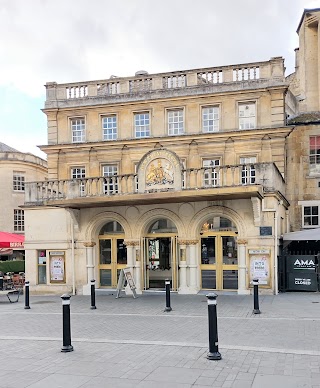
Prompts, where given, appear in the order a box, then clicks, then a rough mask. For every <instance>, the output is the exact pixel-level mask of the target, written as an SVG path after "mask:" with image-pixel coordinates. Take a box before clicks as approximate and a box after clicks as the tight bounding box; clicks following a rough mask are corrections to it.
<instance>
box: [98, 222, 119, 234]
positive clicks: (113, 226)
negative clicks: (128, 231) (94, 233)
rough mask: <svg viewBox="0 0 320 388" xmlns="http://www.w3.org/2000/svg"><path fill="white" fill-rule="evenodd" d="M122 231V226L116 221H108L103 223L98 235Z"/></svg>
mask: <svg viewBox="0 0 320 388" xmlns="http://www.w3.org/2000/svg"><path fill="white" fill-rule="evenodd" d="M115 233H124V230H123V227H122V226H121V225H120V224H119V222H117V221H110V222H107V223H106V224H104V225H103V227H102V228H101V230H100V233H99V235H102V234H115Z"/></svg>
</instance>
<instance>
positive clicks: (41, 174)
mask: <svg viewBox="0 0 320 388" xmlns="http://www.w3.org/2000/svg"><path fill="white" fill-rule="evenodd" d="M46 177H47V162H46V161H45V160H43V159H41V158H39V157H37V156H35V155H32V154H30V153H23V152H19V151H17V150H16V149H14V148H12V147H9V146H8V145H6V144H4V143H0V182H1V185H0V199H1V212H0V231H1V232H8V233H19V234H20V233H21V234H24V232H25V221H24V210H23V209H22V208H21V206H23V205H24V200H25V198H24V194H25V184H26V182H34V181H39V180H44V179H46ZM11 251H12V250H11V249H3V250H2V251H1V252H0V255H2V256H8V255H9V254H12V252H11Z"/></svg>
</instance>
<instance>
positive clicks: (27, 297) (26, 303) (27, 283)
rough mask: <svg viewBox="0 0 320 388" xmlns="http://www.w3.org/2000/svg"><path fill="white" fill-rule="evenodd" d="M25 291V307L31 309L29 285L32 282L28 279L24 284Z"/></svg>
mask: <svg viewBox="0 0 320 388" xmlns="http://www.w3.org/2000/svg"><path fill="white" fill-rule="evenodd" d="M24 286H25V287H24V293H25V296H24V308H25V309H27V310H29V309H30V306H29V286H30V283H29V282H28V281H26V282H25V284H24Z"/></svg>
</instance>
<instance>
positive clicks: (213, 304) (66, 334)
mask: <svg viewBox="0 0 320 388" xmlns="http://www.w3.org/2000/svg"><path fill="white" fill-rule="evenodd" d="M0 281H1V279H0ZM252 283H253V314H260V313H261V312H260V309H259V290H258V287H259V280H258V279H253V281H252ZM0 285H1V284H0ZM29 285H30V284H29V282H28V281H26V282H25V306H24V308H25V309H30V305H29ZM170 286H171V285H170V280H169V279H166V280H165V287H166V308H165V310H164V311H165V312H170V311H172V308H171V303H170ZM217 297H218V295H217V294H215V293H210V294H208V295H207V303H208V324H209V352H208V353H207V359H208V360H221V358H222V357H221V354H220V352H219V343H218V320H217ZM70 298H71V296H70V295H68V294H64V295H62V296H61V299H62V329H63V333H62V337H63V344H62V348H61V352H65V353H66V352H72V351H73V350H74V349H73V346H72V345H71V324H70ZM90 308H91V309H96V308H97V307H96V305H95V280H94V279H93V280H91V307H90Z"/></svg>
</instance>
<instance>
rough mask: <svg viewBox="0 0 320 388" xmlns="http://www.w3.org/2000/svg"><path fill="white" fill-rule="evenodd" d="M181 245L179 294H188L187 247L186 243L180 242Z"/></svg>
mask: <svg viewBox="0 0 320 388" xmlns="http://www.w3.org/2000/svg"><path fill="white" fill-rule="evenodd" d="M178 244H179V288H178V292H179V294H187V293H188V288H187V252H186V250H187V245H186V241H182V240H181V241H178Z"/></svg>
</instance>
